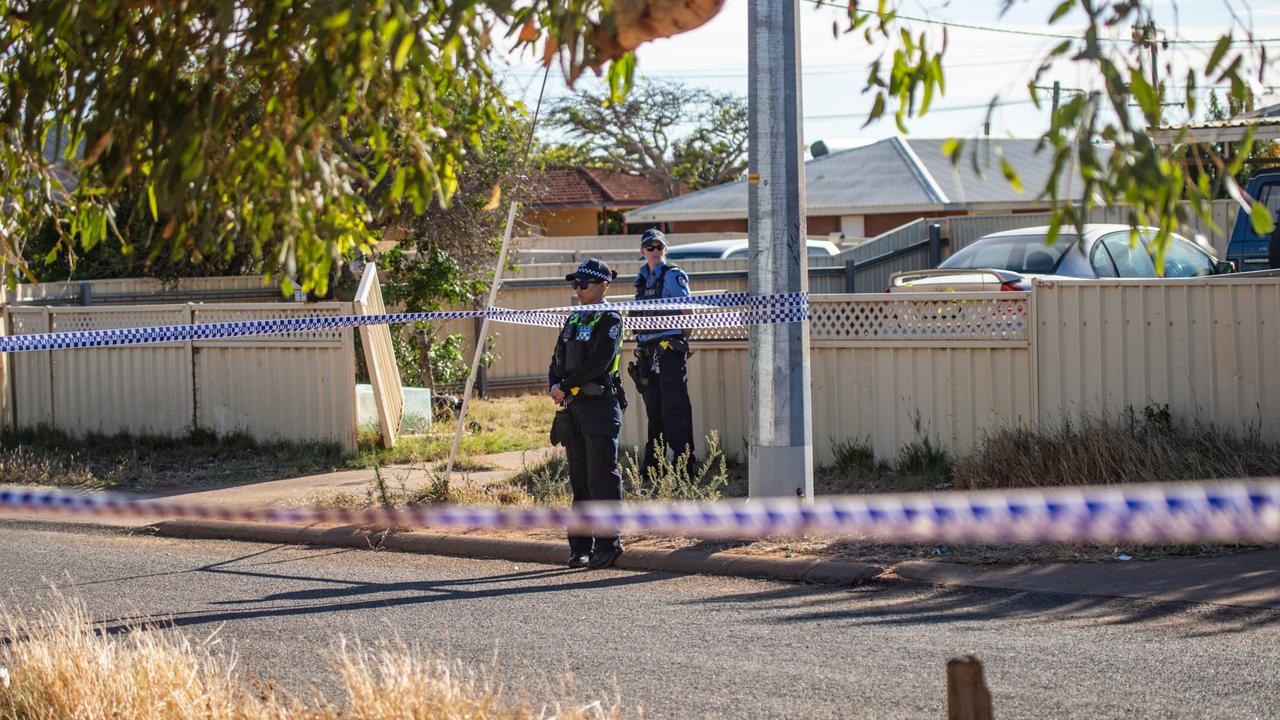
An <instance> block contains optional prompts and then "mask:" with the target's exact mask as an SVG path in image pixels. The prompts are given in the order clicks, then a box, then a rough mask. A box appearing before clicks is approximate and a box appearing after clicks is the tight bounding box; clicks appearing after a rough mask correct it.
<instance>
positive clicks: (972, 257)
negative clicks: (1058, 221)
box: [938, 235, 1076, 274]
mask: <svg viewBox="0 0 1280 720" xmlns="http://www.w3.org/2000/svg"><path fill="white" fill-rule="evenodd" d="M1075 241H1076V236H1075V235H1059V236H1058V239H1057V241H1055V242H1054V243H1053V245H1045V244H1044V236H1043V235H1004V236H1000V237H993V238H985V239H982V240H978V241H977V242H975V243H973V244H971V245H969V246H968V247H966V248H964V249H962V250H959V251H957V252H956V254H954V255H952V256H951V257H949V258H947V259H946V260H944V261H942V264H941V265H939V266H938V267H939V268H957V269H967V270H977V269H981V268H992V269H995V270H1012V271H1013V272H1019V273H1031V274H1035V273H1052V272H1053V269H1054V268H1055V267H1057V266H1058V261H1059V260H1061V259H1062V256H1063V254H1064V253H1066V251H1067V249H1068V248H1070V247H1071V246H1072V245H1074V244H1075Z"/></svg>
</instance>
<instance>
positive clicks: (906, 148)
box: [890, 135, 951, 205]
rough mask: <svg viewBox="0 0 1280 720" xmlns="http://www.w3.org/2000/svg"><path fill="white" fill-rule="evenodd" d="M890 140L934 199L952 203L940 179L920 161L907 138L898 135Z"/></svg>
mask: <svg viewBox="0 0 1280 720" xmlns="http://www.w3.org/2000/svg"><path fill="white" fill-rule="evenodd" d="M890 140H891V141H892V142H893V146H894V147H895V148H897V150H898V152H899V153H900V154H901V155H902V156H903V158H905V159H906V161H907V166H908V167H910V168H911V174H912V175H915V177H916V181H917V182H919V183H920V185H921V186H922V187H924V189H925V192H927V193H929V196H930V197H931V198H933V201H934V202H936V203H941V204H943V205H946V204H947V203H950V202H951V199H950V198H948V197H947V194H946V193H945V192H943V191H942V186H941V185H939V184H938V181H937V180H935V179H934V178H933V175H932V174H931V173H930V172H929V169H928V168H926V167H925V165H924V163H923V162H921V161H920V156H919V155H916V151H915V150H912V149H911V145H910V144H908V143H907V141H906V140H904V139H902V138H900V137H898V136H896V135H895V136H893V137H892V138H890Z"/></svg>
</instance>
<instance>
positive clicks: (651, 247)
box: [642, 245, 663, 252]
mask: <svg viewBox="0 0 1280 720" xmlns="http://www.w3.org/2000/svg"><path fill="white" fill-rule="evenodd" d="M662 248H663V246H662V245H645V246H644V247H643V248H642V249H643V250H644V251H645V252H653V251H654V250H661V249H662Z"/></svg>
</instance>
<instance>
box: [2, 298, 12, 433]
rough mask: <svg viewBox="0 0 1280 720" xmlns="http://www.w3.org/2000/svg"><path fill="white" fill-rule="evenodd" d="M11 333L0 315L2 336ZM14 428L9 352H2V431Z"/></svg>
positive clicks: (7, 324)
mask: <svg viewBox="0 0 1280 720" xmlns="http://www.w3.org/2000/svg"><path fill="white" fill-rule="evenodd" d="M8 334H9V323H7V322H4V316H3V315H0V337H4V336H5V335H8ZM12 429H13V399H12V395H11V394H10V391H9V354H8V353H0V431H7V430H12Z"/></svg>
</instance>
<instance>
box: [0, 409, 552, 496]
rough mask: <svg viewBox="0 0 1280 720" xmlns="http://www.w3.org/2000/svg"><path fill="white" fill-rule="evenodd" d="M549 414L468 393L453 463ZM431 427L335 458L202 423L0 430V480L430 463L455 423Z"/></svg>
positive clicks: (531, 427) (506, 441)
mask: <svg viewBox="0 0 1280 720" xmlns="http://www.w3.org/2000/svg"><path fill="white" fill-rule="evenodd" d="M554 412H555V407H554V406H553V405H552V404H551V402H550V401H548V400H547V398H545V397H543V396H540V395H527V396H520V397H510V398H495V399H492V400H476V401H474V402H473V403H471V407H470V410H469V415H470V419H469V420H468V428H469V430H468V432H467V433H465V434H464V435H463V440H462V446H461V452H460V454H459V458H458V460H457V461H456V469H457V470H459V471H462V472H478V471H482V470H488V469H492V468H491V467H490V466H489V465H487V464H486V463H484V462H481V461H479V460H476V459H475V456H477V455H482V454H490V453H496V452H506V451H510V450H530V449H534V448H540V447H543V446H545V445H546V444H547V432H548V430H549V428H550V427H551V415H552V413H554ZM435 427H436V428H437V429H436V432H435V434H432V435H427V436H402V437H401V439H400V442H399V444H398V445H397V446H396V447H395V448H393V449H386V448H383V447H382V441H381V438H380V437H379V436H378V434H377V432H376V431H367V430H366V431H363V432H362V434H361V436H360V443H359V450H358V452H357V454H356V455H355V456H353V457H344V456H343V454H342V451H341V449H340V448H339V447H338V446H337V445H335V444H329V443H285V442H281V443H261V442H256V441H254V440H253V439H252V438H250V437H249V436H247V435H224V436H221V437H219V436H215V435H214V434H213V433H211V432H207V431H197V432H194V433H191V434H189V435H187V436H184V437H179V438H164V437H146V436H136V435H114V436H104V435H89V436H87V437H84V438H71V437H69V436H67V435H66V434H65V433H61V432H57V431H53V430H49V429H47V428H41V429H36V430H23V431H18V432H10V433H0V483H9V484H16V485H50V486H58V487H69V488H80V489H113V490H125V491H134V492H147V491H154V490H169V489H177V488H188V487H203V486H216V485H235V484H239V483H246V482H264V481H269V480H280V479H283V478H290V477H298V476H300V475H307V474H311V473H319V472H327V471H330V470H343V469H358V468H374V467H380V466H385V465H391V464H417V463H425V462H437V461H439V460H442V459H445V458H447V457H448V454H449V447H450V445H451V444H452V441H453V428H454V427H456V425H455V424H454V423H453V422H452V421H451V420H450V421H441V422H437V423H436V424H435Z"/></svg>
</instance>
